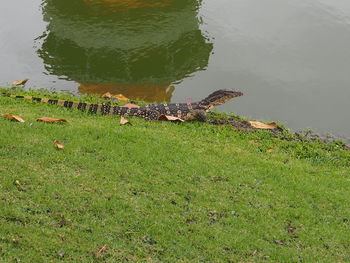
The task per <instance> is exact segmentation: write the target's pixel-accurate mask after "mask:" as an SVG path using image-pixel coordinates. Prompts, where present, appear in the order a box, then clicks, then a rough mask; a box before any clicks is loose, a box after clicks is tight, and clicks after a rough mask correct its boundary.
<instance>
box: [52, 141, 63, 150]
mask: <svg viewBox="0 0 350 263" xmlns="http://www.w3.org/2000/svg"><path fill="white" fill-rule="evenodd" d="M54 145H55V147H56V148H57V149H63V148H64V146H63V145H62V144H61V143H60V142H59V141H54Z"/></svg>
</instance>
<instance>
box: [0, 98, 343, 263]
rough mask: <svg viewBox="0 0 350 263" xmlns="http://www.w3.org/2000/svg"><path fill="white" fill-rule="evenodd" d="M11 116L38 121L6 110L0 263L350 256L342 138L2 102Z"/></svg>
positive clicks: (0, 128)
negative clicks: (124, 119)
mask: <svg viewBox="0 0 350 263" xmlns="http://www.w3.org/2000/svg"><path fill="white" fill-rule="evenodd" d="M55 96H58V97H64V98H66V96H70V95H55ZM51 97H52V96H51ZM91 100H94V98H91ZM0 113H2V114H14V115H20V116H21V117H22V118H23V119H25V120H26V122H25V123H16V122H11V121H9V120H7V119H5V118H1V117H0V262H348V261H350V254H349V249H350V239H349V230H350V229H349V228H350V227H349V226H350V206H349V203H350V195H349V190H350V170H349V168H350V153H349V151H345V150H343V149H342V147H341V145H340V144H337V143H334V144H328V145H326V144H324V143H321V142H310V141H300V140H295V139H293V137H292V136H290V140H281V139H279V138H276V137H275V136H272V135H271V134H270V133H269V132H264V131H261V132H255V133H243V132H239V131H237V130H235V129H234V128H233V127H230V126H228V125H224V126H214V125H209V124H206V123H199V122H188V123H181V124H176V123H169V122H157V121H153V122H147V121H144V120H142V119H139V118H129V120H130V121H131V122H132V124H133V125H132V126H121V125H119V118H118V117H106V116H92V115H88V114H86V113H82V112H79V111H77V110H67V109H64V108H61V107H59V106H53V105H47V104H40V103H35V102H29V101H23V100H19V99H17V100H16V99H11V98H2V97H0ZM43 116H46V117H57V118H64V119H67V120H69V123H67V124H47V123H40V122H36V121H35V120H36V119H37V118H39V117H43ZM284 137H285V136H284ZM55 140H59V141H60V142H61V143H62V144H63V145H64V146H65V148H64V149H63V150H57V149H55V147H54V144H53V142H54V141H55ZM269 149H273V152H271V153H268V152H267V150H269ZM16 180H18V181H17V182H16ZM104 246H105V248H106V249H105V250H104V249H102V250H104V251H102V252H101V253H98V250H99V249H101V248H102V247H104Z"/></svg>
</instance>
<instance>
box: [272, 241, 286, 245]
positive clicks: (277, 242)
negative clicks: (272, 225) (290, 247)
mask: <svg viewBox="0 0 350 263" xmlns="http://www.w3.org/2000/svg"><path fill="white" fill-rule="evenodd" d="M274 242H275V243H276V244H277V245H284V244H285V242H284V240H274Z"/></svg>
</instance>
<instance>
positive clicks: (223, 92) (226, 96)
mask: <svg viewBox="0 0 350 263" xmlns="http://www.w3.org/2000/svg"><path fill="white" fill-rule="evenodd" d="M4 95H5V96H8V97H11V98H18V99H28V100H32V101H37V102H44V103H49V104H56V105H60V106H63V107H65V108H69V109H71V108H76V109H79V110H82V111H88V112H89V113H92V114H99V113H100V114H102V115H110V114H113V115H122V116H137V117H142V118H145V119H146V120H157V119H158V117H159V116H160V115H167V116H173V117H178V118H180V119H182V120H185V121H189V120H200V121H204V120H205V115H206V114H207V113H208V112H209V111H210V110H211V109H212V108H214V107H215V106H218V105H221V104H224V103H225V102H227V101H229V100H230V99H232V98H235V97H239V96H242V95H243V93H242V92H240V91H234V90H231V89H220V90H217V91H214V92H213V93H211V94H210V95H209V96H207V97H206V98H204V99H202V100H200V101H198V102H193V103H169V104H167V103H159V104H149V105H147V106H144V107H139V108H128V107H123V106H121V107H120V106H112V105H110V104H109V103H106V104H94V103H84V102H75V101H68V100H58V99H49V98H40V97H35V96H21V95H9V94H4Z"/></svg>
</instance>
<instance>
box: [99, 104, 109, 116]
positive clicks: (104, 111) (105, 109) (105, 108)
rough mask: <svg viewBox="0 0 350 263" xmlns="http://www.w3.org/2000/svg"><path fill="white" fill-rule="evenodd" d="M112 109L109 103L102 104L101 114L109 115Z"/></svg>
mask: <svg viewBox="0 0 350 263" xmlns="http://www.w3.org/2000/svg"><path fill="white" fill-rule="evenodd" d="M110 111H111V105H109V104H102V106H101V114H102V115H108V114H109V113H110Z"/></svg>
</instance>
